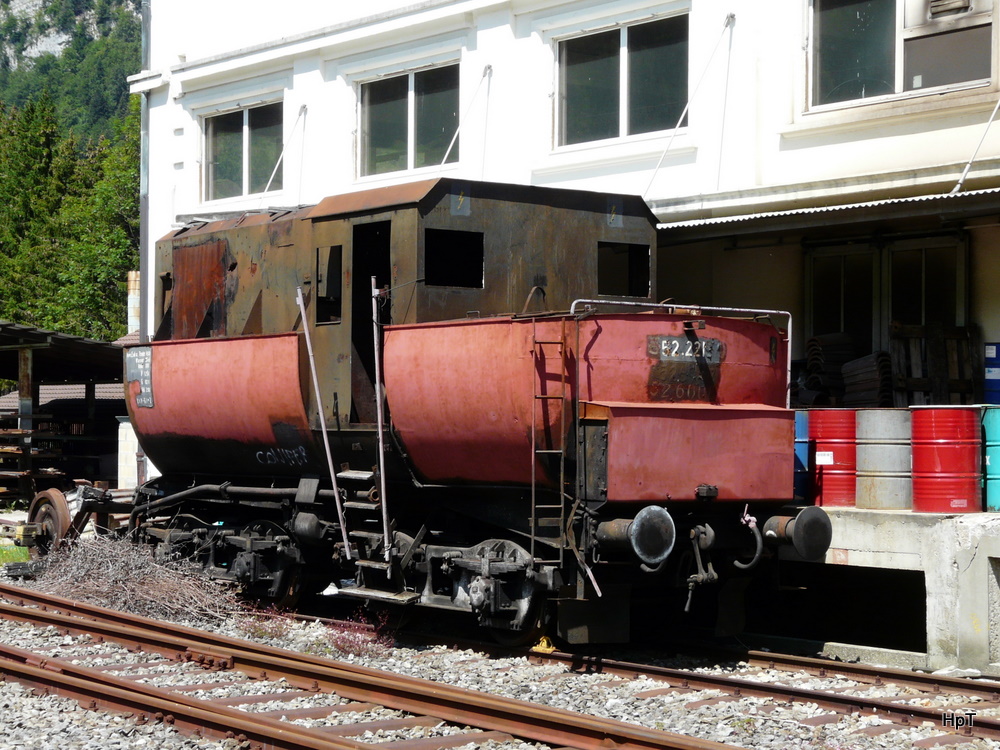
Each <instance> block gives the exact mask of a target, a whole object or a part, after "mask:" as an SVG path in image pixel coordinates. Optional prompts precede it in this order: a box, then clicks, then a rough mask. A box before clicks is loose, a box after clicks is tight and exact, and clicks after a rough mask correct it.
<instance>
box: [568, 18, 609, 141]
mask: <svg viewBox="0 0 1000 750" xmlns="http://www.w3.org/2000/svg"><path fill="white" fill-rule="evenodd" d="M559 58H560V59H559V68H560V72H561V74H562V117H561V121H562V138H561V143H562V144H563V145H567V144H571V143H583V142H585V141H596V140H600V139H602V138H614V137H617V136H618V135H619V124H618V110H619V90H620V86H619V80H618V72H619V66H620V63H621V34H620V33H619V32H618V31H607V32H605V33H603V34H593V35H592V36H585V37H580V38H579V39H571V40H569V41H566V42H563V43H562V44H561V45H560V46H559Z"/></svg>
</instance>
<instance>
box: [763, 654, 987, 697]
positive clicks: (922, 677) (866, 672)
mask: <svg viewBox="0 0 1000 750" xmlns="http://www.w3.org/2000/svg"><path fill="white" fill-rule="evenodd" d="M745 661H746V662H747V663H748V664H750V665H751V666H754V667H764V668H765V669H781V670H789V671H790V670H793V669H798V670H801V671H803V672H808V673H809V674H812V675H815V676H817V677H832V676H844V677H849V678H851V679H853V680H857V681H858V682H865V683H869V684H873V685H883V684H886V683H892V684H894V685H900V686H906V687H913V688H916V689H918V690H922V691H924V692H927V693H935V694H938V693H960V694H962V695H974V696H976V697H977V698H982V699H983V700H984V701H988V702H990V703H1000V682H995V681H992V680H978V679H969V678H968V677H949V676H947V675H935V674H928V673H926V672H911V671H908V670H905V669H892V668H890V667H873V666H872V665H871V664H861V663H854V664H851V663H847V662H840V661H828V660H826V659H817V658H815V657H812V656H795V655H793V654H773V653H771V652H769V651H748V652H747V654H746V656H745Z"/></svg>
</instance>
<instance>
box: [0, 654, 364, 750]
mask: <svg viewBox="0 0 1000 750" xmlns="http://www.w3.org/2000/svg"><path fill="white" fill-rule="evenodd" d="M0 674H2V675H3V676H4V677H5V678H8V679H12V680H14V681H15V682H18V683H21V684H24V685H27V686H29V687H32V688H35V689H38V690H41V691H49V692H55V693H58V694H60V695H63V696H65V697H69V698H73V699H74V700H76V701H77V702H79V703H80V704H81V705H84V706H86V707H87V708H89V709H90V710H98V709H105V710H111V711H120V712H130V713H133V714H135V715H136V716H138V717H143V718H145V719H147V720H153V721H162V722H164V723H167V724H170V725H173V726H175V727H177V728H178V729H179V730H182V731H186V732H188V733H200V734H202V735H205V736H209V737H232V738H236V737H239V735H243V737H244V738H245V739H247V740H250V741H251V742H256V743H259V744H262V745H263V746H265V747H274V748H278V749H280V750H310V749H311V748H315V750H358V748H360V747H364V743H361V742H351V741H350V740H345V739H342V738H335V737H330V738H325V737H322V736H320V735H317V733H316V732H310V731H308V730H307V729H305V728H304V727H300V726H298V725H296V724H291V723H289V722H282V721H278V720H277V719H270V718H267V717H264V716H255V715H254V714H252V713H247V712H245V711H240V710H238V709H235V708H229V707H227V706H219V705H215V704H210V703H208V702H207V701H200V700H198V699H196V698H189V697H187V696H184V695H181V694H178V693H171V692H170V691H169V690H166V689H162V688H154V687H151V686H149V685H143V684H141V683H137V682H130V681H126V680H124V679H120V678H119V679H116V678H114V677H113V676H111V675H109V674H107V673H105V672H102V671H100V670H97V669H92V668H88V667H82V666H79V665H76V664H72V663H70V662H68V661H64V660H60V659H39V658H38V656H37V655H35V654H33V653H31V652H30V651H24V650H23V649H18V648H14V647H13V646H0Z"/></svg>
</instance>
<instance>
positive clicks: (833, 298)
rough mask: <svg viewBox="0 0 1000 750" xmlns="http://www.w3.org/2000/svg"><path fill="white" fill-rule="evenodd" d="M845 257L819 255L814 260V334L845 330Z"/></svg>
mask: <svg viewBox="0 0 1000 750" xmlns="http://www.w3.org/2000/svg"><path fill="white" fill-rule="evenodd" d="M843 261H844V259H843V256H840V255H817V256H816V257H814V258H813V275H812V298H813V333H814V334H815V335H820V334H824V333H839V332H840V331H841V329H842V328H843V322H842V317H841V291H842V289H843V265H844V262H843Z"/></svg>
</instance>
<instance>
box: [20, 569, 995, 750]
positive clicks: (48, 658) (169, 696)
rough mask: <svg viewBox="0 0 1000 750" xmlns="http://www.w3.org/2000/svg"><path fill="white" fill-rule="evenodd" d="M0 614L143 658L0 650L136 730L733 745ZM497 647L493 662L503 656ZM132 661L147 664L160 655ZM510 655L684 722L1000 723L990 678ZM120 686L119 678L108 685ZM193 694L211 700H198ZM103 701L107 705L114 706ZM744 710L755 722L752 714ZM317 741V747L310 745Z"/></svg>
mask: <svg viewBox="0 0 1000 750" xmlns="http://www.w3.org/2000/svg"><path fill="white" fill-rule="evenodd" d="M0 617H6V618H10V619H20V620H23V621H29V620H30V621H33V622H36V623H38V624H42V625H48V626H52V627H54V628H56V629H58V630H59V631H60V632H67V633H69V632H74V633H84V632H86V633H89V634H90V636H89V638H90V641H89V643H90V644H94V643H101V642H106V643H112V642H114V643H120V644H123V645H125V646H126V647H128V648H129V649H132V650H133V651H134V652H136V654H139V655H138V656H137V655H136V654H133V655H132V656H130V657H128V659H127V660H128V661H130V662H132V666H129V667H128V670H129V672H128V673H127V674H125V673H124V669H123V668H122V666H121V665H120V664H119V663H118V662H116V661H115V657H112V656H108V655H107V654H104V655H101V654H98V657H99V658H100V659H101V666H100V667H98V668H95V667H90V666H86V664H82V665H68V663H66V662H65V659H63V658H60V656H57V655H56V654H59V655H62V653H63V650H62V649H59V650H57V651H56V652H52V653H50V654H48V655H45V654H42V655H39V654H38V653H28V652H26V651H21V650H18V649H13V648H9V647H4V648H2V649H0V659H2V660H3V662H2V664H0V671H3V672H5V673H7V674H9V675H11V676H12V677H13V679H17V680H19V681H22V682H25V683H27V684H30V685H33V686H35V687H40V688H47V689H50V690H62V691H66V692H67V694H70V695H72V696H73V697H75V698H76V699H77V700H78V701H81V702H82V703H83V704H84V705H92V706H93V707H97V708H101V707H105V708H114V709H115V710H119V711H126V712H130V713H133V714H135V715H136V716H138V717H140V718H142V717H144V718H145V719H146V720H159V721H168V722H172V723H174V724H175V725H176V726H177V727H178V728H180V729H182V730H185V731H188V732H196V733H201V734H203V735H205V736H210V737H216V736H230V737H239V738H243V739H244V740H245V741H246V742H248V743H250V744H258V745H262V746H274V747H353V748H358V747H361V746H363V745H364V744H366V743H365V742H364V741H363V740H360V739H350V738H351V737H355V738H357V737H358V736H360V735H361V734H364V733H368V736H369V737H372V736H379V737H382V736H383V735H385V733H387V732H401V731H404V730H405V729H407V728H414V727H424V728H425V729H426V732H427V733H428V734H431V735H435V736H431V737H425V738H422V739H420V740H414V739H406V740H400V741H398V742H395V743H393V747H394V750H403V749H406V750H425V749H427V748H437V747H441V748H444V747H452V746H456V745H463V744H468V743H470V742H471V743H476V744H477V745H481V744H483V743H485V742H486V741H487V740H491V739H493V740H497V741H504V740H506V739H510V738H518V739H522V740H530V741H534V742H540V743H545V744H548V745H550V746H552V747H577V748H592V747H593V748H598V747H599V748H607V747H620V748H649V747H659V748H723V747H729V746H727V745H721V744H717V743H714V742H710V741H707V740H702V739H694V738H690V737H686V736H679V735H674V734H671V733H668V732H660V731H656V730H651V729H643V728H641V727H638V726H635V725H630V724H623V723H621V722H616V721H609V720H606V719H598V718H594V717H589V716H583V715H581V714H577V713H572V712H568V711H559V710H556V711H555V712H553V711H552V709H549V708H547V707H545V706H541V705H538V704H537V703H525V702H523V701H513V700H510V699H506V698H498V697H495V696H489V695H485V694H483V693H478V692H472V691H468V690H462V689H459V688H455V687H451V686H449V685H446V684H443V683H441V682H433V683H428V682H427V681H425V680H420V679H416V678H414V677H405V676H400V675H395V674H389V673H385V672H379V671H376V670H372V669H368V668H365V667H363V666H359V665H356V664H349V663H340V662H331V661H329V660H325V659H316V658H310V657H305V656H302V655H300V654H290V653H289V652H286V651H282V650H280V649H274V648H270V647H266V646H260V645H256V644H253V643H249V642H245V641H241V640H235V639H231V638H226V637H223V636H217V635H213V634H210V633H206V632H203V631H199V630H192V629H187V628H183V627H178V626H175V625H172V624H169V623H160V622H155V621H146V620H144V619H143V618H135V617H133V616H131V615H127V614H123V613H120V612H114V611H110V610H104V609H101V608H97V607H91V606H88V605H80V604H76V603H72V602H68V601H66V600H62V599H59V598H56V597H50V596H47V595H43V594H39V593H37V592H34V591H31V590H30V589H24V588H20V587H10V586H3V585H0ZM109 649H110V647H108V648H107V649H105V650H109ZM495 651H496V652H497V653H501V650H499V649H495ZM502 653H507V654H509V653H510V652H509V650H505V651H503V652H502ZM142 654H156V655H157V657H156V659H155V660H154V659H153V657H151V656H142ZM520 655H521V656H523V657H525V658H526V659H527V660H528V661H530V662H531V663H532V664H537V665H553V664H557V665H560V666H561V667H562V668H563V670H561V672H564V674H562V676H560V679H570V678H572V677H573V676H579V677H580V678H581V679H583V678H584V677H586V676H594V675H605V676H608V677H611V678H614V679H616V680H620V681H622V682H624V681H634V680H639V679H645V680H655V681H656V685H655V686H653V687H651V688H646V689H643V690H642V691H641V692H640V693H638V696H639V697H641V698H643V699H649V698H656V696H658V695H663V696H670V698H671V699H672V700H673V699H676V700H677V701H680V702H679V703H675V704H673V705H676V706H680V707H683V708H684V709H685V710H686V711H688V712H691V711H694V710H697V709H700V708H702V707H704V706H709V705H716V706H718V705H721V704H725V703H730V702H734V701H755V705H756V706H757V707H760V708H761V711H764V708H765V707H766V709H767V711H766V712H765V713H768V712H770V711H773V713H771V714H769V715H770V716H772V717H777V716H779V715H780V714H781V712H782V711H789V710H791V708H792V707H793V706H810V707H811V709H812V710H811V711H810V712H809V715H808V717H806V718H804V719H803V718H801V716H800V718H798V719H795V720H796V721H800V722H801V723H803V724H807V725H811V726H816V727H818V726H820V725H824V724H836V723H837V722H839V721H841V720H842V719H843V718H844V717H846V716H856V715H858V714H863V715H866V716H869V717H877V718H878V721H877V722H873V723H871V724H869V725H867V726H866V728H865V730H864V731H865V733H866V734H868V735H869V736H873V735H888V733H890V732H893V731H896V732H901V731H904V730H909V729H922V731H923V736H922V738H921V739H920V740H919V741H917V742H915V743H910V742H906V743H905V746H910V744H914V745H918V746H925V747H935V746H950V745H954V744H958V743H961V742H968V741H971V740H977V739H979V740H987V741H994V742H995V741H997V740H1000V719H998V718H997V717H998V716H1000V683H996V682H990V681H979V680H969V679H966V678H950V677H943V676H938V675H927V674H921V673H914V672H906V671H902V670H891V669H882V668H876V667H872V666H868V665H861V664H843V663H839V662H830V661H825V660H820V659H809V658H804V657H793V656H787V655H780V654H773V653H765V652H750V653H748V654H746V655H745V656H744V658H742V659H741V660H740V661H739V662H738V664H736V665H735V666H734V667H730V668H728V669H726V670H712V671H706V670H704V669H702V670H697V671H692V670H687V669H672V668H667V667H662V666H655V665H643V664H637V663H630V662H622V661H614V660H610V659H606V658H599V657H593V656H582V655H579V654H568V653H562V652H553V653H548V654H546V653H540V652H537V651H530V652H528V651H525V652H521V654H520ZM473 661H475V660H473ZM136 663H138V665H139V666H135V664H136ZM156 670H168V671H182V672H184V671H187V670H190V671H191V672H192V675H191V677H190V680H189V685H188V686H186V687H184V688H182V689H178V688H176V687H173V688H172V689H171V688H158V687H156V686H155V685H152V684H147V683H144V682H143V681H147V679H148V674H147V672H148V673H149V674H155V672H156ZM54 675H61V676H65V677H69V678H73V680H75V683H73V684H72V685H71V686H70V687H69V688H68V689H67V688H65V687H57V686H56V685H55V683H54V682H53V680H54ZM116 675H117V679H118V682H115V681H114V680H113V678H115V677H116ZM143 675H146V677H144V676H143ZM199 675H201V676H199ZM206 675H210V676H211V679H210V678H209V677H208V676H206ZM220 679H222V680H223V683H224V684H225V683H228V682H230V681H237V682H238V681H244V682H246V683H247V684H249V685H251V689H250V691H249V692H252V693H255V694H254V695H245V696H239V697H235V698H232V697H227V698H219V697H213V695H214V693H213V692H212V691H213V688H212V687H211V685H213V684H216V683H217V682H218V681H219V680H220ZM539 679H547V678H546V677H540V678H539ZM136 687H137V688H139V691H138V694H137V693H136V692H135V690H131V692H130V690H129V689H130V688H136ZM118 691H121V692H122V694H121V695H119V692H118ZM201 693H204V694H205V696H206V697H207V700H205V699H197V698H194V697H193V696H195V695H198V694H201ZM129 695H131V697H129ZM112 696H113V697H114V701H113V702H110V701H111V697H112ZM129 701H131V702H129ZM734 705H738V704H734ZM237 706H243V708H247V707H250V706H260V707H264V708H268V710H266V711H262V712H260V713H259V714H255V713H250V712H248V711H245V710H243V711H240V710H237ZM272 706H273V707H272ZM738 710H739V709H737V711H738ZM749 710H750V711H751V712H756V711H757V710H758V708H751V709H749ZM387 711H392V712H395V713H392V714H388V713H386V712H387ZM324 715H327V716H333V717H334V720H332V721H330V722H327V723H326V725H325V726H323V727H318V728H317V727H313V728H305V727H299V726H297V725H294V724H290V723H289V721H281V720H279V717H280V718H284V719H310V718H311V719H317V717H323V716H324ZM347 716H350V717H351V721H354V722H359V723H353V724H351V725H349V727H345V725H344V724H343V723H342V721H346V718H345V717H347ZM336 717H340V718H336ZM775 720H780V721H788V719H775ZM324 721H325V719H324ZM350 732H356V733H357V734H348V733H350ZM469 732H474V734H470V733H469ZM335 733H336V734H335ZM889 737H891V735H889ZM383 738H384V737H383ZM321 741H322V742H325V743H327V744H319V743H320V742H321ZM743 741H744V744H745V745H746V746H750V747H753V746H754V745H753V743H752V742H748V741H747V740H746V738H743ZM296 743H298V744H296ZM890 746H892V745H890ZM900 746H904V744H900Z"/></svg>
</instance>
